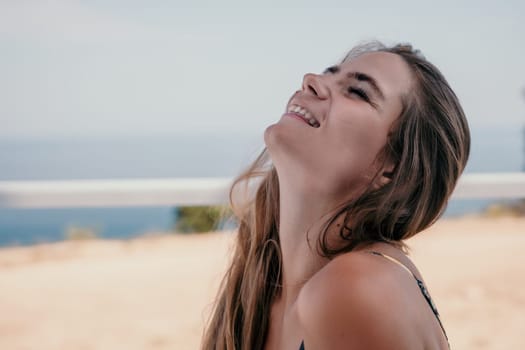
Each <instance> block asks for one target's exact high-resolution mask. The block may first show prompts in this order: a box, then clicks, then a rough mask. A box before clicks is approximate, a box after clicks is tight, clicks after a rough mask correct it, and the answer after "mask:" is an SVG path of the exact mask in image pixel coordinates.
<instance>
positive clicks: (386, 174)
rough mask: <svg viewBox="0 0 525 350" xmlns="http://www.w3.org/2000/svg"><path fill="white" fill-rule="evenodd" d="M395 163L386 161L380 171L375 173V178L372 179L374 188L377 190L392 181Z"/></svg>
mask: <svg viewBox="0 0 525 350" xmlns="http://www.w3.org/2000/svg"><path fill="white" fill-rule="evenodd" d="M394 170H395V165H394V164H393V163H391V162H386V164H384V166H383V167H382V169H380V172H379V173H378V174H377V176H376V179H375V180H374V185H373V186H374V190H378V189H380V188H381V187H383V186H385V185H386V184H388V183H390V181H392V178H393V177H394Z"/></svg>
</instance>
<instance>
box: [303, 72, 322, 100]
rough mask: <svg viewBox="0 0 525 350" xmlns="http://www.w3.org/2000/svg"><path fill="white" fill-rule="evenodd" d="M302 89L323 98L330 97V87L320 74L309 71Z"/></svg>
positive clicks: (304, 78)
mask: <svg viewBox="0 0 525 350" xmlns="http://www.w3.org/2000/svg"><path fill="white" fill-rule="evenodd" d="M302 90H303V91H304V92H306V93H308V94H312V95H314V96H316V97H318V98H320V99H322V100H324V99H326V98H328V96H329V90H328V87H327V86H326V85H325V84H324V82H323V81H322V77H321V76H320V75H318V74H313V73H307V74H305V75H304V77H303V86H302Z"/></svg>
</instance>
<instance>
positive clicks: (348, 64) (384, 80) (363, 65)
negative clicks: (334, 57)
mask: <svg viewBox="0 0 525 350" xmlns="http://www.w3.org/2000/svg"><path fill="white" fill-rule="evenodd" d="M340 69H341V70H342V71H343V72H361V73H365V74H367V75H369V76H371V77H372V78H374V79H375V80H376V82H377V84H378V85H379V87H380V88H381V90H382V91H383V93H384V95H385V97H386V98H387V99H389V98H393V97H394V98H395V97H397V96H401V95H405V94H408V92H409V91H410V88H411V86H412V73H411V71H410V68H409V67H408V65H407V63H406V62H405V61H404V60H403V58H401V57H400V56H399V55H397V54H394V53H390V52H368V53H364V54H361V55H359V56H357V57H353V58H349V59H347V60H345V61H343V62H342V63H341V65H340Z"/></svg>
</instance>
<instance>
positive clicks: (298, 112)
mask: <svg viewBox="0 0 525 350" xmlns="http://www.w3.org/2000/svg"><path fill="white" fill-rule="evenodd" d="M286 113H287V114H291V115H293V116H297V117H299V118H301V119H302V120H303V121H305V122H306V123H308V125H310V126H312V127H314V128H318V127H320V126H321V124H319V122H318V121H317V119H315V117H314V116H313V115H312V113H310V112H309V111H308V110H306V109H305V108H303V107H301V106H298V105H290V107H288V109H287V110H286Z"/></svg>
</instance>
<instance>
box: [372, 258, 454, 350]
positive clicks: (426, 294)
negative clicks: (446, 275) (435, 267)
mask: <svg viewBox="0 0 525 350" xmlns="http://www.w3.org/2000/svg"><path fill="white" fill-rule="evenodd" d="M367 253H370V254H374V255H379V256H382V257H383V258H385V259H387V260H390V261H392V262H393V263H395V264H397V265H399V266H401V267H402V268H403V269H405V270H406V271H407V272H408V273H409V274H411V275H412V277H414V279H415V280H416V282H417V285H418V286H419V289H420V290H421V294H423V296H424V297H425V300H426V301H427V303H428V305H429V306H430V308H431V309H432V312H433V313H434V315H435V316H436V318H437V320H438V322H439V325H440V326H441V329H442V330H443V334H445V338H447V342H448V336H447V332H446V331H445V328H444V327H443V324H442V323H441V318H440V317H439V312H438V310H437V307H436V305H434V302H433V301H432V298H431V297H430V293H429V292H428V290H427V288H426V287H425V284H424V283H423V281H422V280H420V279H419V278H417V276H416V275H415V274H414V273H413V272H412V271H411V270H410V269H409V268H408V267H406V266H405V264H403V263H402V262H401V261H399V260H397V259H396V258H394V257H391V256H390V255H386V254H383V253H380V252H376V251H373V250H368V251H367ZM449 348H450V343H449Z"/></svg>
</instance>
